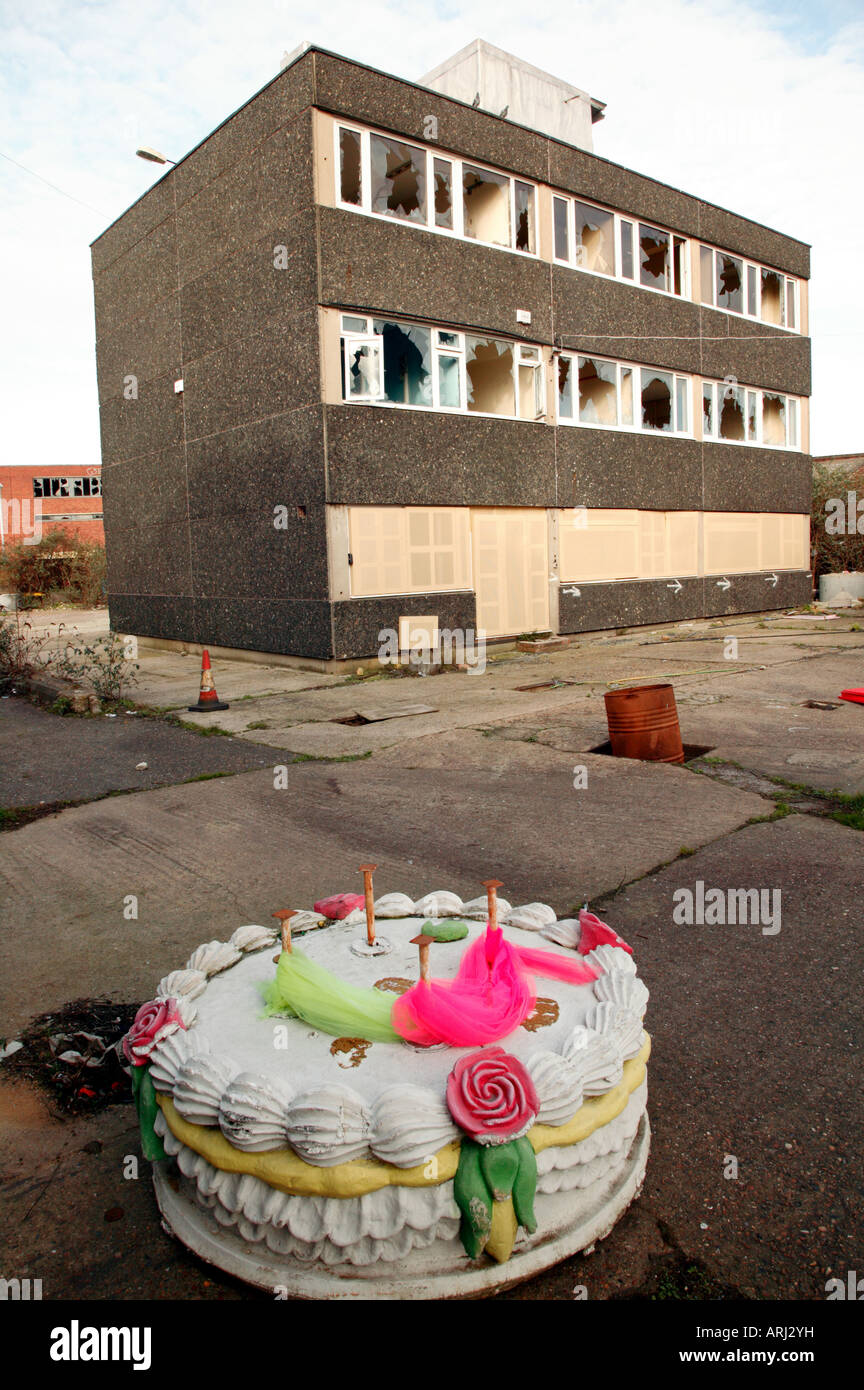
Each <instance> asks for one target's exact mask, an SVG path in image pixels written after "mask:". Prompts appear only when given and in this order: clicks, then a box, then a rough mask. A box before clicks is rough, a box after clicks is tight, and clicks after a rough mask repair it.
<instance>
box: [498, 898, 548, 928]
mask: <svg viewBox="0 0 864 1390" xmlns="http://www.w3.org/2000/svg"><path fill="white" fill-rule="evenodd" d="M498 920H499V921H500V922H501V923H502V924H504V925H506V926H508V927H521V928H522V930H523V931H542V930H543V928H544V927H551V926H552V923H553V922H554V921H555V911H554V909H553V908H551V907H549V906H548V905H547V904H546V903H524V904H523V905H522V907H513V908H511V909H510V911H509V912H508V913H507V916H506V917H499V919H498Z"/></svg>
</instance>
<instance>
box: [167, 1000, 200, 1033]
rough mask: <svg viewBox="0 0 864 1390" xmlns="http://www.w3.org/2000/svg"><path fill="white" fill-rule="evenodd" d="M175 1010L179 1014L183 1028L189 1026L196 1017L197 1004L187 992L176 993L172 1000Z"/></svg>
mask: <svg viewBox="0 0 864 1390" xmlns="http://www.w3.org/2000/svg"><path fill="white" fill-rule="evenodd" d="M172 1003H173V1005H174V1009H175V1012H176V1013H177V1014H178V1015H179V1017H180V1020H181V1022H182V1024H183V1027H184V1028H191V1027H192V1024H193V1023H194V1022H195V1020H196V1018H197V1017H198V1005H197V1004H196V1003H195V1000H194V999H193V998H192V997H191V996H190V995H188V994H178V995H177V996H176V997H175V998H174V999H173V1000H172Z"/></svg>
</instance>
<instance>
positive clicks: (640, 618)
mask: <svg viewBox="0 0 864 1390" xmlns="http://www.w3.org/2000/svg"><path fill="white" fill-rule="evenodd" d="M676 583H680V584H681V586H682V587H681V589H680V590H676V589H675V584H676ZM573 589H578V591H579V592H578V594H577V593H573V592H572V590H573ZM568 590H569V591H570V592H568ZM701 601H702V580H701V579H681V580H673V579H632V580H631V579H622V580H619V581H617V582H616V583H612V584H583V583H576V584H559V586H558V630H559V632H562V633H567V632H596V631H599V630H600V629H602V628H607V627H624V626H627V627H641V626H643V625H645V624H646V623H674V622H678V621H681V620H683V619H685V618H694V617H697V616H698V615H699V613H700V611H701Z"/></svg>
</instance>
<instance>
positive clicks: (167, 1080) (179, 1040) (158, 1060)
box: [150, 1029, 210, 1114]
mask: <svg viewBox="0 0 864 1390" xmlns="http://www.w3.org/2000/svg"><path fill="white" fill-rule="evenodd" d="M209 1050H210V1044H209V1042H208V1041H207V1039H206V1038H205V1037H203V1036H202V1035H201V1034H200V1033H197V1032H196V1031H195V1030H194V1029H193V1030H192V1031H191V1032H187V1031H185V1030H184V1029H178V1030H177V1032H176V1033H171V1034H170V1036H169V1037H167V1038H163V1039H162V1042H160V1043H159V1044H158V1045H157V1046H156V1047H154V1049H153V1051H152V1052H151V1054H150V1080H151V1081H152V1082H153V1085H154V1086H155V1087H156V1090H157V1091H168V1092H171V1091H173V1090H174V1087H175V1085H176V1083H177V1078H178V1076H179V1074H180V1069H181V1068H182V1066H183V1064H184V1063H185V1062H188V1061H189V1058H190V1057H192V1056H194V1055H196V1054H197V1053H200V1052H209ZM160 1114H161V1111H160Z"/></svg>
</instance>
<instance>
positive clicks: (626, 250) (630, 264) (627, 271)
mask: <svg viewBox="0 0 864 1390" xmlns="http://www.w3.org/2000/svg"><path fill="white" fill-rule="evenodd" d="M621 274H622V276H623V278H624V279H625V280H632V279H633V276H634V274H635V270H634V260H633V223H632V222H624V221H622V223H621Z"/></svg>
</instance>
